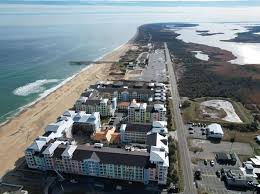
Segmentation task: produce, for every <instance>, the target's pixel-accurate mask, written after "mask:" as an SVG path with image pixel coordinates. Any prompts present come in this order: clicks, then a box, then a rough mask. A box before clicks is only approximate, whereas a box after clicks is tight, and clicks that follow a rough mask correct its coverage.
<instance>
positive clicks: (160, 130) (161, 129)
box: [151, 127, 168, 134]
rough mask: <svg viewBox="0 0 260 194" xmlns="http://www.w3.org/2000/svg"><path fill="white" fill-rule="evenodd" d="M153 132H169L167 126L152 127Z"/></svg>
mask: <svg viewBox="0 0 260 194" xmlns="http://www.w3.org/2000/svg"><path fill="white" fill-rule="evenodd" d="M151 132H152V133H163V134H166V133H168V129H167V128H166V127H164V128H158V127H157V128H152V130H151Z"/></svg>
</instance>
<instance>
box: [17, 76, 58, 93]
mask: <svg viewBox="0 0 260 194" xmlns="http://www.w3.org/2000/svg"><path fill="white" fill-rule="evenodd" d="M58 81H59V80H58V79H41V80H36V81H35V82H31V83H28V84H26V85H24V86H21V87H19V88H16V89H15V90H14V91H13V93H14V94H15V95H17V96H29V95H31V94H37V93H41V92H43V91H44V90H46V88H45V87H44V85H46V84H49V83H56V82H58Z"/></svg>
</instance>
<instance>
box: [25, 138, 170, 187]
mask: <svg viewBox="0 0 260 194" xmlns="http://www.w3.org/2000/svg"><path fill="white" fill-rule="evenodd" d="M153 150H154V151H152V149H151V153H149V152H147V151H135V150H133V149H132V150H131V151H129V150H125V149H121V148H109V147H102V146H100V145H99V144H98V146H97V145H92V146H86V145H78V146H77V145H68V144H67V143H66V142H61V141H55V142H51V143H50V142H49V143H47V142H44V141H41V140H39V141H37V142H34V143H33V144H32V145H31V146H29V147H28V148H27V149H26V151H25V157H26V161H27V164H28V166H29V167H30V168H34V169H40V170H44V171H46V170H54V171H58V172H65V173H73V174H80V175H88V176H96V177H106V178H112V179H122V180H129V181H136V182H143V183H144V184H148V183H149V182H150V181H153V182H157V183H158V184H166V180H167V179H166V178H165V176H164V175H165V174H166V175H167V169H168V168H167V164H168V163H169V161H168V156H167V154H166V152H165V150H163V149H159V150H155V149H154V148H153ZM153 152H154V153H153ZM163 153H164V154H163ZM156 155H158V156H160V158H157V157H156ZM163 155H164V156H165V157H162V156H163ZM162 159H164V160H165V161H163V162H162V161H161V160H162ZM164 170H165V171H164ZM163 178H164V179H163Z"/></svg>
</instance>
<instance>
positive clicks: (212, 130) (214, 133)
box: [207, 123, 224, 139]
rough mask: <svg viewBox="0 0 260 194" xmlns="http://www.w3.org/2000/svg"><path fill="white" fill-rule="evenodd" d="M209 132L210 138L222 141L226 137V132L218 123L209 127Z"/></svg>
mask: <svg viewBox="0 0 260 194" xmlns="http://www.w3.org/2000/svg"><path fill="white" fill-rule="evenodd" d="M207 132H208V137H209V138H217V139H222V138H223V136H224V132H223V130H222V127H221V125H220V124H217V123H213V124H210V125H208V127H207Z"/></svg>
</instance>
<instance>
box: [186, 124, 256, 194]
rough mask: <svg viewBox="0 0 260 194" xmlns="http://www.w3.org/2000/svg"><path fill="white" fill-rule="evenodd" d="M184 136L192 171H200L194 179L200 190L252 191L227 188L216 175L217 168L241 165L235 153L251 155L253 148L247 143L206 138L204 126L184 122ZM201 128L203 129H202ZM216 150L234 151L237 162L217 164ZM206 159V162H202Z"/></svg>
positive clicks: (235, 167)
mask: <svg viewBox="0 0 260 194" xmlns="http://www.w3.org/2000/svg"><path fill="white" fill-rule="evenodd" d="M185 126H186V132H185V133H186V136H187V138H188V141H189V147H190V154H191V157H192V162H193V165H194V168H193V170H194V173H195V171H196V170H198V169H199V170H200V172H201V180H197V181H196V185H197V186H198V188H200V190H201V191H204V192H207V193H217V194H218V193H253V192H252V191H244V190H243V191H241V190H239V191H237V190H233V188H232V190H229V189H228V188H227V187H226V186H225V183H224V181H221V180H220V178H219V177H218V176H217V175H216V172H217V171H218V170H221V169H222V168H224V169H227V170H228V169H230V170H232V169H233V170H237V169H239V167H240V166H241V165H242V164H241V162H240V160H239V158H238V156H237V155H252V154H253V149H252V147H251V146H250V145H249V144H247V143H239V142H234V143H233V144H232V143H231V142H227V141H217V140H214V139H207V135H206V126H204V125H202V126H201V125H200V126H199V127H198V126H193V125H192V124H186V125H185ZM202 128H203V129H202ZM218 152H224V153H231V152H232V153H236V154H235V157H236V159H237V162H236V164H235V165H231V164H218V163H217V161H216V159H215V158H216V156H215V154H216V153H218ZM204 160H207V162H206V163H207V164H205V163H204ZM211 160H212V161H213V162H214V165H213V166H211V165H210V161H211Z"/></svg>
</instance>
